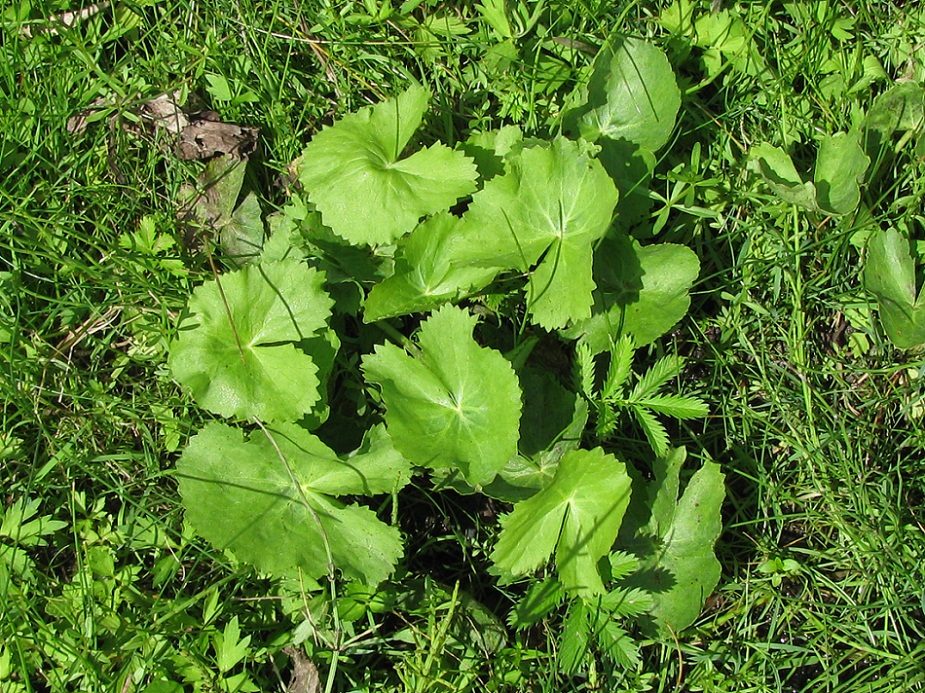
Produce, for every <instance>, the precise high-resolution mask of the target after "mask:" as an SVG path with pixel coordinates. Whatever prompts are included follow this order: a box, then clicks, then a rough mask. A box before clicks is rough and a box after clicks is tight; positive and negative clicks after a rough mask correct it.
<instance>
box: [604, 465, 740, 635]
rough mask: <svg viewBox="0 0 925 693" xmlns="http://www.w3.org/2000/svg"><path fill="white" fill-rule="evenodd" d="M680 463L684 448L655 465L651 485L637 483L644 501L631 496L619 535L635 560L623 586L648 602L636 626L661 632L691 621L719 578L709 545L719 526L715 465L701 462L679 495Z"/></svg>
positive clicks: (719, 481)
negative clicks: (634, 568)
mask: <svg viewBox="0 0 925 693" xmlns="http://www.w3.org/2000/svg"><path fill="white" fill-rule="evenodd" d="M685 459H686V453H685V450H684V449H683V448H679V449H676V450H674V451H672V452H671V453H670V454H669V455H667V456H665V457H662V458H660V459H659V460H658V461H657V463H656V465H655V468H654V473H655V479H654V480H653V481H652V482H650V483H648V484H643V483H642V482H641V480H639V482H638V483H639V484H640V486H643V485H644V487H645V494H644V495H645V497H646V498H645V499H643V498H642V497H639V499H638V500H637V497H636V496H634V503H633V507H632V508H631V509H630V510H629V512H627V516H626V522H625V524H624V527H623V529H622V531H621V544H622V545H624V546H627V547H628V548H630V549H631V550H632V551H633V552H634V553H635V554H636V555H637V556H638V557H639V559H640V569H639V571H638V572H637V573H635V574H634V575H632V576H630V577H629V578H628V579H627V580H626V584H628V585H630V586H636V587H639V588H641V589H644V590H647V591H648V592H650V593H651V596H652V599H653V605H652V607H651V609H650V610H649V620H647V621H641V623H642V624H643V625H644V626H645V627H646V628H647V629H648V630H650V631H655V630H658V631H660V632H662V633H664V634H668V633H669V632H671V633H677V632H679V631H681V630H683V629H684V628H687V627H688V626H689V625H690V624H691V623H693V622H694V620H695V619H696V618H697V616H698V615H699V614H700V610H701V609H702V607H703V604H704V602H705V601H706V598H707V597H708V596H710V593H711V592H712V591H713V590H714V588H715V587H716V584H717V583H718V582H719V577H720V564H719V561H718V560H717V559H716V556H715V554H714V552H713V546H714V544H715V543H716V539H717V538H718V537H719V533H720V530H721V528H722V518H721V516H720V510H721V507H722V502H723V497H724V496H725V485H724V479H723V474H722V472H720V469H719V465H718V464H716V463H715V462H705V463H704V464H703V466H702V467H701V468H700V469H698V470H697V471H696V472H695V473H694V475H693V476H692V477H691V478H690V480H689V481H688V482H687V486H686V488H685V489H684V493H683V494H681V495H680V497H679V489H680V472H681V467H682V466H683V465H684V460H685ZM641 495H642V494H640V496H641Z"/></svg>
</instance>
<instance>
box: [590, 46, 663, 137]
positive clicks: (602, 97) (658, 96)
mask: <svg viewBox="0 0 925 693" xmlns="http://www.w3.org/2000/svg"><path fill="white" fill-rule="evenodd" d="M680 107H681V92H680V90H679V89H678V85H677V82H676V81H675V76H674V72H673V71H672V69H671V65H670V64H669V62H668V58H667V57H665V54H664V53H662V51H660V50H659V49H658V48H657V47H655V46H654V45H652V44H650V43H646V42H645V41H642V40H640V39H633V38H617V39H615V40H613V41H611V42H609V43H608V44H607V45H606V46H604V48H602V49H601V51H600V53H599V54H598V56H597V58H596V59H595V60H594V68H593V73H592V75H591V80H590V82H589V83H588V103H587V106H586V109H587V110H586V111H585V112H584V114H583V115H582V116H581V119H580V120H579V123H578V127H579V130H580V131H581V135H582V137H584V138H585V139H587V140H590V141H594V140H596V139H597V138H598V137H607V138H610V139H614V140H616V139H624V140H628V141H629V142H633V143H634V144H638V145H640V146H643V147H648V148H649V149H652V150H656V149H658V148H659V147H661V146H662V145H664V144H665V143H666V142H667V141H668V138H669V137H671V131H672V130H673V129H674V124H675V117H676V116H677V114H678V109H679V108H680Z"/></svg>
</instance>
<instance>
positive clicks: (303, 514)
mask: <svg viewBox="0 0 925 693" xmlns="http://www.w3.org/2000/svg"><path fill="white" fill-rule="evenodd" d="M372 435H373V436H374V437H375V440H372V441H370V443H369V449H368V451H366V452H361V453H359V454H357V455H355V456H353V457H351V458H349V459H341V458H339V457H338V456H337V455H336V454H335V453H334V452H333V451H331V450H330V449H329V448H328V447H327V446H325V445H324V443H322V442H321V441H320V440H319V439H318V438H317V437H315V436H314V435H312V434H311V433H309V432H308V431H306V430H305V429H303V428H300V427H298V426H295V425H293V424H280V425H279V426H276V427H272V428H261V429H259V430H256V431H254V432H253V433H252V434H251V435H250V437H249V438H245V436H244V435H243V432H242V431H241V430H240V429H236V428H233V427H231V426H227V425H225V424H221V423H217V422H213V423H210V424H208V425H207V426H206V427H205V428H203V430H202V431H200V432H199V433H198V434H197V435H196V436H194V437H193V439H192V441H191V442H190V444H189V446H188V447H187V448H186V450H185V451H184V452H183V455H182V457H181V458H180V461H179V462H178V464H177V477H178V478H179V485H180V494H181V496H182V497H183V503H184V506H185V507H186V515H187V518H188V519H189V521H190V522H191V523H192V525H193V526H194V527H195V528H196V530H197V531H198V532H199V533H200V534H202V535H203V536H204V537H205V538H206V539H208V540H209V541H210V542H212V543H213V544H214V545H215V546H216V547H218V548H220V549H225V548H229V549H231V550H233V551H234V552H235V553H236V554H237V555H238V557H240V558H241V559H242V560H245V561H247V562H249V563H253V564H254V565H255V566H257V567H258V568H259V569H260V570H263V571H266V572H268V573H274V574H281V573H284V572H286V571H288V570H291V569H292V568H301V569H302V570H303V571H305V573H306V574H307V575H309V576H310V577H312V578H319V577H321V576H323V575H325V574H327V573H328V572H329V570H330V569H331V566H332V564H333V566H336V567H337V568H338V569H339V570H340V571H341V572H342V573H343V574H344V576H345V577H347V578H352V579H357V580H361V581H362V582H364V583H366V584H370V585H375V584H377V583H379V582H381V581H382V580H384V579H385V578H386V577H388V575H389V574H390V573H391V571H392V569H393V567H394V565H395V563H396V561H397V560H398V558H399V556H400V555H401V552H402V543H401V538H400V536H399V533H398V530H397V529H396V528H394V527H390V526H388V525H386V524H384V523H383V522H381V521H380V520H379V519H378V518H377V517H376V515H375V513H373V512H372V511H371V510H369V509H368V508H366V507H363V506H361V505H357V504H352V505H346V504H344V503H342V502H340V501H339V500H337V499H336V496H340V495H347V494H350V495H356V494H364V495H366V494H375V493H386V492H390V491H393V490H396V489H398V488H400V486H401V485H402V484H403V483H405V482H407V480H408V477H409V470H408V465H407V462H406V461H405V460H404V459H403V458H402V457H401V455H399V454H398V453H396V452H395V451H394V450H390V448H389V445H388V439H387V437H384V433H383V432H382V431H379V432H378V433H376V432H375V430H374V432H373V434H372Z"/></svg>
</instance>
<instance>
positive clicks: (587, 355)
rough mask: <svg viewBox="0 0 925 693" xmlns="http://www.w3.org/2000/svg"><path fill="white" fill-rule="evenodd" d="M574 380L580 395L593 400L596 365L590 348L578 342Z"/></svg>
mask: <svg viewBox="0 0 925 693" xmlns="http://www.w3.org/2000/svg"><path fill="white" fill-rule="evenodd" d="M575 380H576V384H577V385H578V387H579V388H580V389H581V393H582V394H583V395H584V396H585V397H587V398H588V399H589V400H592V399H594V383H595V382H597V371H596V364H595V363H594V354H593V353H591V347H589V346H588V345H587V344H585V343H584V342H579V343H578V345H577V346H576V347H575Z"/></svg>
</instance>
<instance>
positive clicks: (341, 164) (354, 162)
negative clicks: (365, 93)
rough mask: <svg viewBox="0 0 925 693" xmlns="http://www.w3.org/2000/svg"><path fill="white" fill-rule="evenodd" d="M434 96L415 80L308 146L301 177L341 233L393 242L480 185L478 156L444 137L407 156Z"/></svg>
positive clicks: (349, 237)
mask: <svg viewBox="0 0 925 693" xmlns="http://www.w3.org/2000/svg"><path fill="white" fill-rule="evenodd" d="M429 100H430V94H429V93H428V92H427V90H426V89H424V88H423V87H420V86H413V87H411V88H410V89H408V90H407V91H405V92H404V93H402V94H400V95H399V96H398V97H396V98H393V99H387V100H386V101H384V102H382V103H380V104H378V105H376V106H372V107H369V108H364V109H361V110H360V111H358V112H357V113H353V114H351V115H348V116H345V117H344V118H342V119H341V120H339V121H338V122H336V123H335V124H334V125H332V126H329V127H325V128H324V129H323V130H322V131H321V132H319V133H318V134H316V135H315V136H314V138H312V141H311V142H310V143H309V144H308V146H307V147H306V148H305V151H304V153H303V155H302V157H301V159H300V161H299V166H298V174H299V180H300V181H301V182H302V184H303V185H304V186H305V189H306V190H307V191H308V195H309V198H310V199H311V201H312V202H313V203H315V206H316V207H317V208H318V210H319V211H320V212H321V215H322V217H323V219H324V223H325V224H327V225H328V226H330V227H331V228H332V229H333V230H334V232H335V233H336V234H337V235H339V236H341V237H343V238H345V239H346V240H348V241H350V242H351V243H354V244H381V243H391V242H392V241H394V240H395V239H397V238H399V237H400V236H402V235H404V234H406V233H408V232H409V231H411V230H412V229H413V228H414V227H415V226H417V224H418V220H419V219H420V218H421V217H422V216H427V215H431V214H435V213H437V212H440V211H443V210H445V209H449V207H450V206H452V205H453V204H455V202H456V201H457V200H458V199H459V198H460V197H463V196H465V195H469V194H470V193H472V192H474V191H475V188H476V183H475V181H476V168H475V164H474V163H473V161H472V160H471V159H469V158H468V157H467V156H465V154H463V153H462V152H458V151H454V150H452V149H450V148H449V147H447V146H446V145H444V144H440V143H435V144H433V145H431V146H430V147H429V148H427V149H422V150H419V151H417V152H415V153H414V154H411V155H410V156H408V157H405V158H404V159H402V158H400V157H401V154H402V152H403V150H404V149H405V146H406V145H407V144H408V142H409V140H410V139H411V136H412V135H413V134H414V132H415V131H416V130H417V129H418V126H419V125H420V123H421V118H422V116H423V115H424V112H425V111H426V110H427V105H428V102H429Z"/></svg>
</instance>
